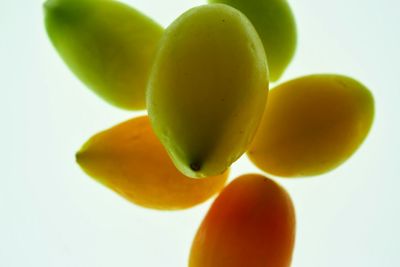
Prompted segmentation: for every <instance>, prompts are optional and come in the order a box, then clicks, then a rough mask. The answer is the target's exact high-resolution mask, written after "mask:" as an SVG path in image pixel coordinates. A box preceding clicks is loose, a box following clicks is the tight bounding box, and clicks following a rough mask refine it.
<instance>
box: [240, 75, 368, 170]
mask: <svg viewBox="0 0 400 267" xmlns="http://www.w3.org/2000/svg"><path fill="white" fill-rule="evenodd" d="M373 117H374V99H373V96H372V94H371V92H370V91H369V90H368V89H367V88H366V87H365V86H364V85H362V84H361V83H359V82H357V81H356V80H354V79H351V78H349V77H346V76H341V75H311V76H305V77H302V78H298V79H295V80H292V81H289V82H286V83H284V84H282V85H280V86H278V87H276V88H274V89H273V90H271V92H270V95H269V99H268V103H267V106H266V110H265V112H264V117H263V120H262V123H261V126H260V128H259V130H258V132H257V134H256V137H255V138H254V140H253V142H252V145H251V147H250V150H249V152H248V156H249V158H250V160H251V161H252V162H253V163H254V164H255V165H257V166H258V167H259V168H260V169H262V170H264V171H265V172H267V173H270V174H273V175H277V176H283V177H296V176H312V175H319V174H323V173H325V172H327V171H330V170H332V169H334V168H336V167H338V166H339V165H340V164H342V163H343V162H344V161H346V160H347V159H348V158H349V157H350V156H351V155H352V154H353V153H354V152H355V151H356V150H357V149H358V147H359V146H360V145H361V144H362V142H363V141H364V139H365V138H366V136H367V135H368V132H369V130H370V128H371V125H372V122H373Z"/></svg>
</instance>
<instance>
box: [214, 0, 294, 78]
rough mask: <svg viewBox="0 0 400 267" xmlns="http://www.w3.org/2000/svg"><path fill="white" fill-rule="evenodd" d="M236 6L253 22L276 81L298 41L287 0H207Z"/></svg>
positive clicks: (271, 74) (271, 76)
mask: <svg viewBox="0 0 400 267" xmlns="http://www.w3.org/2000/svg"><path fill="white" fill-rule="evenodd" d="M208 2H209V3H223V4H227V5H230V6H232V7H234V8H237V9H238V10H240V11H241V12H243V14H245V15H246V16H247V17H248V18H249V20H250V21H251V22H252V23H253V25H254V27H255V28H256V30H257V32H258V34H259V35H260V38H261V40H262V42H263V44H264V48H265V52H266V54H267V58H268V67H269V72H270V80H271V81H277V80H278V79H279V78H280V77H281V75H282V74H283V72H284V71H285V69H286V68H287V66H288V65H289V63H290V62H291V60H292V58H293V56H294V53H295V50H296V43H297V33H296V22H295V19H294V16H293V13H292V11H291V9H290V6H289V3H288V2H287V1H286V0H209V1H208Z"/></svg>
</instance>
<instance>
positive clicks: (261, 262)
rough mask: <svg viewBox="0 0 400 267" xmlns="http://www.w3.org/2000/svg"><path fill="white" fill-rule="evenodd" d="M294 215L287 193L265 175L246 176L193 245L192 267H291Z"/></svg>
mask: <svg viewBox="0 0 400 267" xmlns="http://www.w3.org/2000/svg"><path fill="white" fill-rule="evenodd" d="M295 227H296V220H295V212H294V207H293V204H292V201H291V199H290V196H289V195H288V193H287V192H286V191H285V190H284V189H283V188H282V187H281V186H279V185H278V184H276V183H275V182H273V181H272V180H270V179H268V178H265V177H264V176H261V175H256V174H250V175H243V176H241V177H239V178H237V179H236V180H234V181H233V182H232V183H231V184H229V185H228V186H227V187H226V188H225V189H224V190H223V191H222V192H221V194H220V195H219V196H218V198H217V199H216V200H215V201H214V203H213V204H212V206H211V208H210V210H209V211H208V213H207V216H206V217H205V219H204V220H203V222H202V224H201V226H200V228H199V230H198V231H197V234H196V237H195V239H194V241H193V244H192V248H191V253H190V259H189V267H244V266H246V267H267V266H268V267H289V266H290V263H291V259H292V254H293V248H294V242H295Z"/></svg>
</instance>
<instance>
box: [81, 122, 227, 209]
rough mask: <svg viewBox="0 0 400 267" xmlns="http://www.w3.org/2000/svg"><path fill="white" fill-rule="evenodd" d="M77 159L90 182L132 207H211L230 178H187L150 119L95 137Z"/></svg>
mask: <svg viewBox="0 0 400 267" xmlns="http://www.w3.org/2000/svg"><path fill="white" fill-rule="evenodd" d="M76 159H77V162H78V163H79V165H80V166H81V167H82V169H83V170H84V171H85V172H86V173H87V174H88V175H89V176H91V177H93V178H94V179H96V180H98V181H99V182H101V183H102V184H104V185H105V186H107V187H109V188H110V189H112V190H114V191H115V192H117V193H118V194H120V195H121V196H123V197H125V198H126V199H128V200H129V201H131V202H133V203H136V204H138V205H141V206H143V207H147V208H152V209H159V210H176V209H185V208H189V207H192V206H194V205H196V204H199V203H201V202H203V201H206V200H207V199H208V198H210V197H211V196H212V195H214V194H215V193H217V192H219V191H220V190H221V189H222V188H223V186H224V185H225V182H226V179H227V176H228V172H225V173H224V174H223V175H219V176H215V177H210V178H206V179H201V180H199V179H192V178H188V177H186V176H184V175H182V174H181V173H180V172H179V171H178V170H177V169H176V168H175V166H174V164H173V163H172V161H171V160H170V158H169V156H168V154H167V152H166V151H165V149H164V147H163V146H162V145H161V143H160V142H159V141H158V139H157V137H156V136H155V134H154V133H153V131H152V129H151V126H150V122H149V119H148V117H147V116H143V117H139V118H135V119H131V120H129V121H126V122H124V123H121V124H119V125H117V126H114V127H112V128H110V129H108V130H106V131H103V132H100V133H98V134H96V135H95V136H93V137H92V138H90V139H89V140H88V141H87V142H86V143H85V144H84V146H83V147H82V148H81V150H80V151H79V152H78V153H77V155H76Z"/></svg>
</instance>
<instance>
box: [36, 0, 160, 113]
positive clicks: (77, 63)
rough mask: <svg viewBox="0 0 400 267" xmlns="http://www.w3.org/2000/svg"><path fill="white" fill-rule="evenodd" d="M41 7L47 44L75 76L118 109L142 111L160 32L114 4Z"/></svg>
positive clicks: (84, 0)
mask: <svg viewBox="0 0 400 267" xmlns="http://www.w3.org/2000/svg"><path fill="white" fill-rule="evenodd" d="M44 7H45V24H46V29H47V33H48V35H49V37H50V40H51V41H52V43H53V45H54V47H55V48H56V50H57V51H58V53H59V54H60V56H61V57H62V58H63V60H64V62H65V63H66V64H67V65H68V67H69V68H70V69H71V70H72V71H73V72H74V73H75V75H76V76H77V77H78V78H79V79H80V80H81V81H83V82H84V83H85V84H86V85H87V86H88V87H90V88H91V89H92V90H93V91H94V92H95V93H96V94H97V95H99V96H100V97H102V98H103V99H105V100H106V101H108V102H109V103H111V104H113V105H115V106H117V107H120V108H124V109H130V110H138V109H144V108H145V106H146V105H145V100H146V97H145V95H146V92H145V91H146V85H147V81H148V76H149V73H150V69H151V66H152V63H153V58H154V56H155V52H156V48H157V45H158V42H159V40H160V39H161V36H162V34H163V28H162V27H161V26H159V25H158V24H156V23H155V22H154V21H152V20H151V19H150V18H148V17H146V16H145V15H143V14H141V13H140V12H138V11H136V10H135V9H132V8H130V7H128V6H127V5H125V4H122V3H119V2H116V1H109V0H79V1H78V0H48V1H47V2H46V3H45V5H44Z"/></svg>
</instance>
